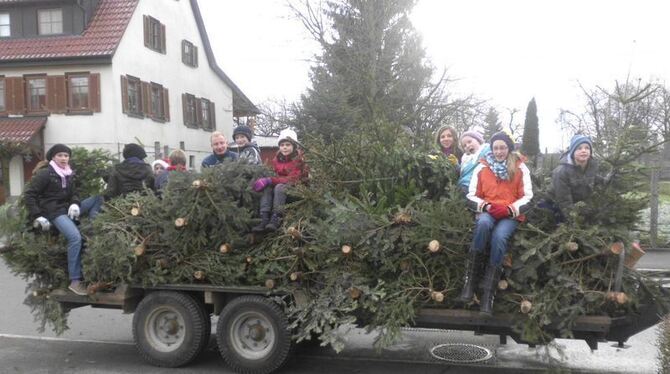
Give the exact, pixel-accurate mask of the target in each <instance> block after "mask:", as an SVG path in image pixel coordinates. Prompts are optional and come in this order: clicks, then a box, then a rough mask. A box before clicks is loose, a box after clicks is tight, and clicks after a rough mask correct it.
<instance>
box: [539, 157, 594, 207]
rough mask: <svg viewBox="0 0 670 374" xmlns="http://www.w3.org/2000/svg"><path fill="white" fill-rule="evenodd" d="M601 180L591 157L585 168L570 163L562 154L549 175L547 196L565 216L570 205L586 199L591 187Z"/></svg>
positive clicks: (591, 191)
mask: <svg viewBox="0 0 670 374" xmlns="http://www.w3.org/2000/svg"><path fill="white" fill-rule="evenodd" d="M602 182H603V178H602V177H601V176H599V175H598V162H597V161H596V160H594V159H593V158H592V159H590V160H589V162H588V163H587V164H586V169H582V168H581V167H579V166H577V165H575V164H573V163H572V160H571V159H569V158H568V155H567V154H564V155H563V157H562V158H561V161H560V162H559V164H558V166H557V167H556V169H554V171H553V172H552V175H551V186H550V187H549V198H550V199H551V200H553V201H554V202H555V203H556V204H557V205H558V208H559V209H560V210H561V213H562V214H563V215H564V216H566V217H567V213H568V211H569V210H570V209H572V206H573V205H574V204H575V203H576V202H579V201H584V200H586V199H588V198H589V197H590V196H591V194H592V193H593V187H594V186H595V185H597V184H600V183H602Z"/></svg>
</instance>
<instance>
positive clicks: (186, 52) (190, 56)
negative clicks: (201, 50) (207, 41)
mask: <svg viewBox="0 0 670 374" xmlns="http://www.w3.org/2000/svg"><path fill="white" fill-rule="evenodd" d="M181 62H183V63H184V64H186V65H188V66H192V67H197V66H198V47H196V46H194V45H193V43H191V42H189V41H188V40H182V41H181Z"/></svg>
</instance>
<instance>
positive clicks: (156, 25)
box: [144, 16, 165, 53]
mask: <svg viewBox="0 0 670 374" xmlns="http://www.w3.org/2000/svg"><path fill="white" fill-rule="evenodd" d="M144 46H145V47H147V48H149V49H153V50H154V51H156V52H160V53H165V25H163V24H162V23H160V21H158V20H157V19H155V18H153V17H151V16H144Z"/></svg>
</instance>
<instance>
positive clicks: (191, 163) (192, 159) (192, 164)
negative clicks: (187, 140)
mask: <svg viewBox="0 0 670 374" xmlns="http://www.w3.org/2000/svg"><path fill="white" fill-rule="evenodd" d="M188 168H189V169H195V156H188Z"/></svg>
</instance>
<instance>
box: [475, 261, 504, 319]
mask: <svg viewBox="0 0 670 374" xmlns="http://www.w3.org/2000/svg"><path fill="white" fill-rule="evenodd" d="M501 273H502V267H500V266H496V265H491V264H489V265H488V266H487V267H486V272H485V273H484V295H483V296H482V300H481V304H480V307H479V313H480V314H483V315H485V316H491V315H492V314H493V298H494V297H495V294H496V289H497V288H498V281H499V280H500V275H501Z"/></svg>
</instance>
